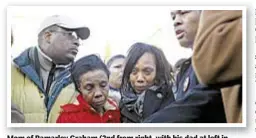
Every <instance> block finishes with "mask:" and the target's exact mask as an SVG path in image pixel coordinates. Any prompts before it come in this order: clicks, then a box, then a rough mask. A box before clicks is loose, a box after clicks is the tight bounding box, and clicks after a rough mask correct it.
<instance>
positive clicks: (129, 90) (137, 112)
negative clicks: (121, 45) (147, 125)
mask: <svg viewBox="0 0 256 138" xmlns="http://www.w3.org/2000/svg"><path fill="white" fill-rule="evenodd" d="M170 70H171V67H170V66H169V63H168V61H167V60H166V58H165V56H164V53H163V52H162V51H161V50H160V49H158V48H156V47H154V46H152V45H149V44H145V43H135V44H133V45H132V46H131V48H130V49H129V52H128V56H127V58H126V64H125V67H124V73H123V78H122V84H121V94H122V98H121V101H120V106H119V107H120V110H121V121H122V122H124V123H140V122H142V121H143V120H144V119H145V118H147V117H148V116H150V115H151V114H153V113H156V112H158V111H159V110H161V109H163V108H164V107H165V106H166V105H169V104H170V103H171V102H173V101H174V96H173V93H172V90H171V84H170V80H171V76H170Z"/></svg>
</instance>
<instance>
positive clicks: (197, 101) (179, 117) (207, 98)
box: [144, 84, 226, 123]
mask: <svg viewBox="0 0 256 138" xmlns="http://www.w3.org/2000/svg"><path fill="white" fill-rule="evenodd" d="M175 122H176V123H192V122H201V123H203V122H207V123H211V122H226V119H225V113H224V109H223V103H222V98H221V93H220V91H219V90H216V89H210V88H209V87H205V86H202V85H200V84H199V85H197V86H195V87H194V88H193V89H191V90H190V91H188V92H187V94H186V95H185V96H184V98H181V99H179V100H176V101H174V102H172V103H171V104H170V105H168V106H166V107H165V108H164V109H162V110H160V111H158V112H156V113H154V114H153V115H151V116H149V117H148V118H146V119H145V120H144V123H175Z"/></svg>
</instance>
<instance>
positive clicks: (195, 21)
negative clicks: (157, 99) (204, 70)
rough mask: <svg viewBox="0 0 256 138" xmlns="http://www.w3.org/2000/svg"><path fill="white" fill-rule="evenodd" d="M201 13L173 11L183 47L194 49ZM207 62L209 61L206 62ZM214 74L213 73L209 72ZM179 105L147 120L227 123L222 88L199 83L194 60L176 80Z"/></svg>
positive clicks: (165, 109) (169, 107)
mask: <svg viewBox="0 0 256 138" xmlns="http://www.w3.org/2000/svg"><path fill="white" fill-rule="evenodd" d="M200 15H201V11H197V10H175V11H171V17H172V19H173V22H174V24H173V25H174V30H175V33H176V37H177V39H178V41H179V43H180V45H181V46H182V47H185V48H190V49H193V44H194V39H195V36H196V33H197V28H198V25H199V19H200ZM202 60H207V59H202ZM209 73H210V72H209ZM176 86H177V90H176V92H177V96H176V99H175V102H173V103H171V104H170V105H168V106H167V107H166V108H164V109H163V110H161V111H159V112H157V113H155V114H153V115H152V116H150V117H148V118H147V119H146V120H145V123H148V122H158V123H161V122H166V123H175V122H177V123H194V122H195V123H199V122H200V123H225V122H226V117H225V112H224V107H223V102H222V97H221V93H220V89H218V88H214V87H207V86H205V85H202V84H200V83H199V82H198V79H197V76H196V74H195V72H194V69H193V67H192V64H191V58H189V59H187V60H186V61H184V62H183V64H182V65H181V67H180V71H179V73H178V75H177V79H176Z"/></svg>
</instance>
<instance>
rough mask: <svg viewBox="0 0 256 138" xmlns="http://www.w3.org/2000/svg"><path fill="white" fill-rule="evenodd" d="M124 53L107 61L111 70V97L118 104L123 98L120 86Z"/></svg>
mask: <svg viewBox="0 0 256 138" xmlns="http://www.w3.org/2000/svg"><path fill="white" fill-rule="evenodd" d="M124 61H125V56H124V55H115V56H113V57H111V58H110V59H109V61H108V62H107V67H108V70H109V72H110V75H109V94H108V95H109V97H110V98H112V99H114V100H115V101H116V102H117V104H119V101H120V99H121V93H120V86H121V83H122V76H123V68H124Z"/></svg>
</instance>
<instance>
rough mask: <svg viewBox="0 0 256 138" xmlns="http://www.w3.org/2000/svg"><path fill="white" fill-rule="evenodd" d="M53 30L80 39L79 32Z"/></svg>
mask: <svg viewBox="0 0 256 138" xmlns="http://www.w3.org/2000/svg"><path fill="white" fill-rule="evenodd" d="M53 32H56V33H62V34H63V35H64V36H67V37H70V38H72V39H73V38H75V39H79V37H78V35H77V33H76V32H75V31H66V32H64V31H53Z"/></svg>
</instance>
